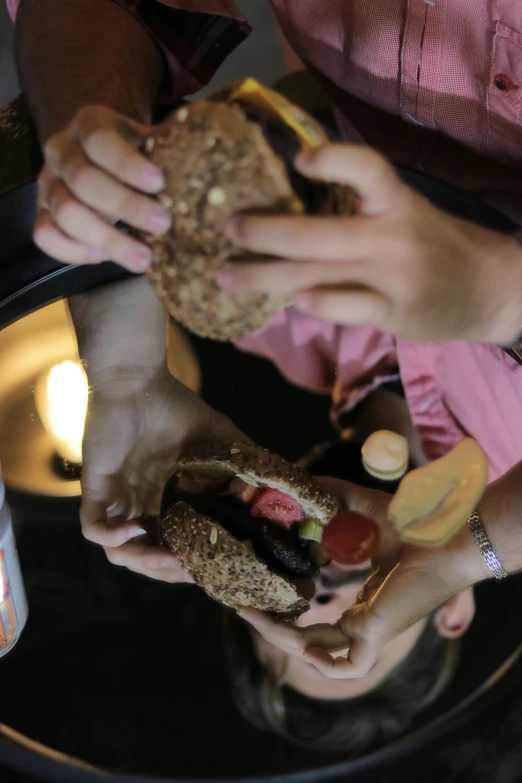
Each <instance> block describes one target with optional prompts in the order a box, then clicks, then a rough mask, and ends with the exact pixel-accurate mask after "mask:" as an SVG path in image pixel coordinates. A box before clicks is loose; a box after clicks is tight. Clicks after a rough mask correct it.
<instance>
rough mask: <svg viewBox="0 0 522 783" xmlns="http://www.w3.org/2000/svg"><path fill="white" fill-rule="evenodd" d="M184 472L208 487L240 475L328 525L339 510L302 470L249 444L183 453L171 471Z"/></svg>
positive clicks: (211, 446) (209, 445)
mask: <svg viewBox="0 0 522 783" xmlns="http://www.w3.org/2000/svg"><path fill="white" fill-rule="evenodd" d="M174 469H175V470H176V471H178V470H186V471H187V472H188V473H190V474H191V475H192V476H194V478H196V479H198V478H201V479H203V480H204V481H206V482H207V483H209V484H213V483H219V482H221V481H226V480H227V479H233V478H234V476H238V475H242V476H248V478H250V479H252V481H255V482H256V484H259V485H262V486H264V487H267V489H279V490H281V492H284V493H285V494H286V495H290V497H293V498H295V500H297V502H298V503H300V505H301V507H302V509H303V511H304V512H305V514H306V516H307V517H313V519H315V521H316V522H319V524H321V525H323V527H324V526H325V525H327V524H328V522H329V521H330V519H331V518H332V517H333V516H335V514H336V513H337V511H338V510H339V502H338V500H337V498H336V497H334V496H333V495H331V494H329V493H328V492H327V491H326V490H325V489H323V487H322V486H321V485H320V484H319V483H318V482H317V480H316V479H315V478H313V476H310V475H309V474H308V473H307V472H306V471H305V470H303V469H302V468H298V467H297V465H293V464H292V463H291V462H288V460H286V459H283V457H280V456H279V455H278V454H274V453H273V452H272V451H269V450H268V449H264V448H263V447H262V446H256V445H255V444H253V443H247V442H236V443H223V442H221V443H205V444H203V445H202V446H199V447H198V446H194V447H192V448H190V449H187V451H186V452H185V453H184V455H183V458H182V459H180V460H179V461H178V463H177V464H176V465H175V468H174Z"/></svg>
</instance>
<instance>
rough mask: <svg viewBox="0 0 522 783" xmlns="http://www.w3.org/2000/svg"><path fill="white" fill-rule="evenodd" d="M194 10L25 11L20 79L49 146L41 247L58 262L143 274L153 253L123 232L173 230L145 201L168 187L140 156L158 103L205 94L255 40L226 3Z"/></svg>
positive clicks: (106, 1)
mask: <svg viewBox="0 0 522 783" xmlns="http://www.w3.org/2000/svg"><path fill="white" fill-rule="evenodd" d="M13 5H14V7H15V8H16V6H17V5H18V0H13ZM197 5H198V6H200V7H202V6H201V4H199V3H198V4H197ZM126 6H127V7H128V10H127V9H126ZM193 7H194V4H192V3H191V2H189V0H176V2H175V3H172V7H171V6H170V5H169V6H168V7H167V6H165V5H163V4H162V3H160V2H155V1H154V0H149V1H148V2H147V3H142V4H141V5H140V4H137V3H133V2H132V0H74V2H66V0H21V5H20V8H19V12H18V17H17V20H16V51H17V59H18V68H19V72H20V77H21V81H22V85H23V88H24V90H25V93H26V95H27V97H28V100H29V104H30V107H31V109H32V112H33V115H34V118H35V122H36V125H37V128H38V130H39V133H40V137H41V139H42V141H43V142H44V161H45V165H44V168H43V170H42V173H41V175H40V179H39V188H38V216H37V220H36V224H35V230H34V239H35V242H36V244H37V245H38V246H39V247H40V249H41V250H43V251H44V252H45V253H47V254H48V255H50V256H52V257H53V258H56V259H57V260H58V261H63V262H64V263H72V264H87V263H99V262H100V261H103V260H105V259H107V258H110V259H112V260H113V261H116V262H117V263H119V264H121V265H122V266H124V267H126V268H127V269H129V270H131V271H133V272H144V271H145V269H146V268H147V267H148V265H149V263H150V250H149V248H148V247H147V246H146V245H145V244H143V243H141V242H139V241H138V240H137V239H136V238H134V237H133V236H129V235H126V234H123V233H122V232H121V231H119V230H117V229H116V228H115V227H114V224H115V223H117V222H118V221H123V222H124V223H126V224H128V225H129V226H132V227H133V228H137V229H141V230H142V231H146V232H148V233H150V234H163V233H165V231H167V230H168V228H169V227H170V223H171V220H172V216H171V214H170V212H168V211H167V210H165V209H164V208H163V207H162V206H161V205H160V204H159V203H158V202H157V201H156V200H155V199H152V198H149V197H148V196H149V195H155V194H157V193H158V192H159V191H160V190H161V189H162V188H163V187H164V184H165V183H164V178H163V174H162V172H161V171H159V170H158V169H157V168H156V167H155V166H152V165H151V164H150V163H149V162H148V161H147V160H146V159H145V157H144V156H142V155H141V154H140V153H139V152H138V149H139V148H140V146H141V145H142V144H143V142H144V140H145V139H146V138H147V136H148V134H149V132H150V125H149V124H148V123H150V122H151V117H152V109H153V107H154V103H155V102H156V99H157V96H158V93H159V91H160V88H163V87H164V86H166V84H167V83H168V84H169V89H168V97H169V100H170V101H171V103H174V102H176V101H179V100H180V99H181V98H183V97H184V96H185V95H187V94H188V93H190V92H194V91H196V90H197V89H198V88H199V87H200V86H201V85H202V83H203V82H205V81H207V80H208V79H209V78H210V76H211V75H212V72H213V71H214V70H215V68H216V66H217V65H219V62H220V60H221V59H222V58H224V57H226V56H227V54H228V53H229V52H230V51H231V49H233V48H234V46H235V45H237V43H239V42H240V40H242V39H243V38H244V37H245V35H246V34H247V32H248V26H247V25H246V24H245V23H244V20H242V17H241V15H240V14H239V12H237V10H236V9H234V6H233V4H232V3H230V2H229V0H209V1H208V2H207V3H205V8H203V9H202V11H204V12H201V13H198V12H197V11H193ZM214 13H215V16H214V17H213V14H214ZM225 17H228V24H226V25H225V24H223V20H224V18H225ZM234 27H235V30H234V29H232V28H234ZM231 29H232V32H231ZM202 32H204V35H202ZM191 51H192V52H193V55H192V56H190V57H188V56H187V53H188V52H191ZM180 53H181V55H180ZM187 61H189V62H190V67H188V66H187V67H185V65H184V63H186V62H187ZM163 77H165V83H163V82H162V79H163Z"/></svg>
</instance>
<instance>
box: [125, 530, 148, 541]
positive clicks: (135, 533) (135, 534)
mask: <svg viewBox="0 0 522 783" xmlns="http://www.w3.org/2000/svg"><path fill="white" fill-rule="evenodd" d="M146 535H147V531H146V530H145V529H144V528H143V527H139V528H138V529H137V530H136V529H134V528H133V529H132V530H129V531H128V533H127V541H130V540H131V539H132V538H138V536H146Z"/></svg>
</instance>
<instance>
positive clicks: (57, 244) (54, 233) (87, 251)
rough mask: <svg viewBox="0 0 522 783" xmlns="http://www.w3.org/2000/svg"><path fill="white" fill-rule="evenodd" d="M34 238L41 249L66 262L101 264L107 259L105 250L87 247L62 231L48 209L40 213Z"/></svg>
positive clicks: (51, 256) (57, 259) (35, 225)
mask: <svg viewBox="0 0 522 783" xmlns="http://www.w3.org/2000/svg"><path fill="white" fill-rule="evenodd" d="M33 238H34V241H35V244H36V245H37V246H38V247H39V248H40V250H43V252H44V253H46V254H47V255H48V256H50V258H54V259H56V261H61V262H62V263H64V264H99V263H100V262H101V261H103V260H104V259H105V254H104V253H103V252H101V251H99V250H95V249H93V248H90V247H87V246H86V245H83V244H82V243H81V242H78V241H76V240H75V239H71V238H70V237H68V236H67V235H66V234H64V233H63V231H60V229H59V228H58V227H57V226H55V225H54V223H53V221H52V218H51V215H50V214H49V212H48V211H47V210H41V211H40V212H39V213H38V217H37V218H36V221H35V224H34V229H33Z"/></svg>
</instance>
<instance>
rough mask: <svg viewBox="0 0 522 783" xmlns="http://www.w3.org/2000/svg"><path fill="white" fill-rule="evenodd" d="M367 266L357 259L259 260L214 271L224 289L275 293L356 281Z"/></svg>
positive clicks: (357, 281)
mask: <svg viewBox="0 0 522 783" xmlns="http://www.w3.org/2000/svg"><path fill="white" fill-rule="evenodd" d="M370 271H371V270H370V268H369V267H368V265H367V264H365V263H361V262H358V263H356V262H353V263H349V262H347V263H345V264H343V263H336V262H333V261H323V262H321V263H316V262H313V263H309V262H306V261H263V262H260V263H251V262H247V261H243V262H241V263H234V264H227V265H226V266H225V267H224V268H223V269H221V270H220V271H219V272H218V274H217V278H216V280H217V282H218V285H219V286H220V287H221V288H223V289H224V290H226V291H232V292H236V291H277V293H278V294H286V293H291V292H293V291H305V290H307V289H310V288H315V287H316V286H318V285H321V286H328V285H330V286H331V285H335V284H339V283H342V284H343V285H347V284H348V283H352V284H360V283H362V282H365V280H366V278H367V277H368V276H369V272H370Z"/></svg>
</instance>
